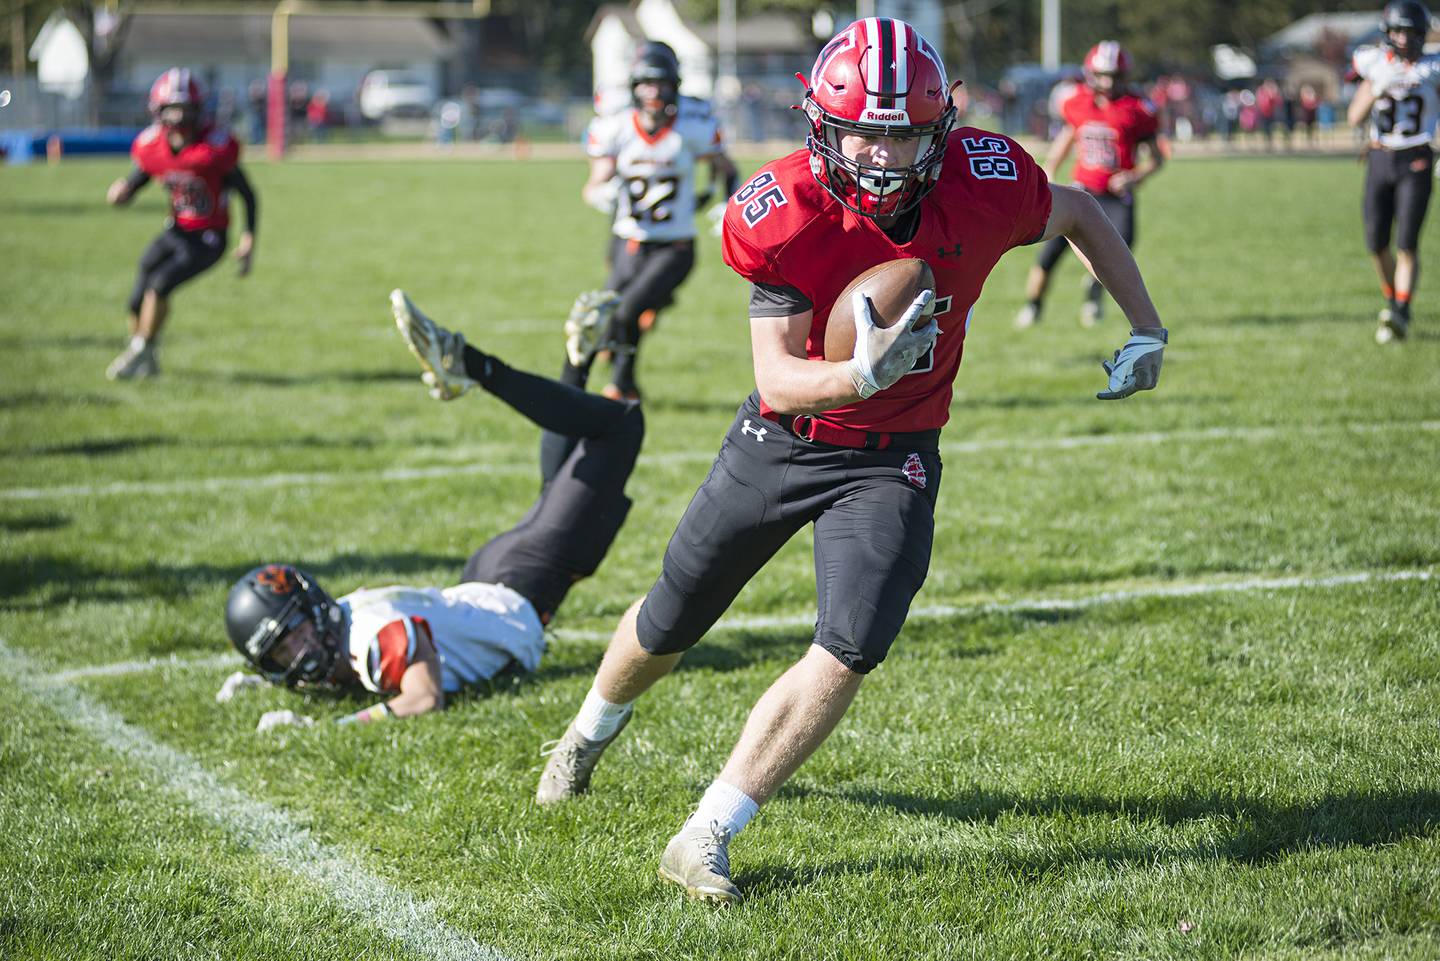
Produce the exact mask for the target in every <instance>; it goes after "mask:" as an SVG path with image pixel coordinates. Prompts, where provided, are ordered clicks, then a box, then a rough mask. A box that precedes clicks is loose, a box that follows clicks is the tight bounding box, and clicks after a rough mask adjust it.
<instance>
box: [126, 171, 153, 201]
mask: <svg viewBox="0 0 1440 961" xmlns="http://www.w3.org/2000/svg"><path fill="white" fill-rule="evenodd" d="M149 182H150V175H149V174H147V173H146V172H145V171H143V170H141V169H140V168H139V167H132V168H131V170H130V174H129V176H127V177H126V178H125V189H126V190H129V191H130V192H131V193H132V194H133V193H134V192H135V191H137V190H139V189H140V188H141V187H143V186H145V185H146V184H148V183H149Z"/></svg>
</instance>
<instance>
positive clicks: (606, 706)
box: [575, 687, 633, 741]
mask: <svg viewBox="0 0 1440 961" xmlns="http://www.w3.org/2000/svg"><path fill="white" fill-rule="evenodd" d="M632 703H633V702H632ZM629 713H630V705H629V704H611V703H610V702H609V701H607V700H605V699H604V698H603V697H601V696H600V695H599V694H597V693H595V688H593V687H592V688H590V693H589V694H586V695H585V703H584V704H581V705H580V713H579V714H576V715H575V730H577V731H579V732H580V736H581V737H583V738H585V739H587V740H590V741H603V740H605V739H606V738H607V737H609V736H610V735H612V734H614V733H615V731H616V729H617V728H619V727H620V722H621V721H623V720H625V717H626V715H628V714H629Z"/></svg>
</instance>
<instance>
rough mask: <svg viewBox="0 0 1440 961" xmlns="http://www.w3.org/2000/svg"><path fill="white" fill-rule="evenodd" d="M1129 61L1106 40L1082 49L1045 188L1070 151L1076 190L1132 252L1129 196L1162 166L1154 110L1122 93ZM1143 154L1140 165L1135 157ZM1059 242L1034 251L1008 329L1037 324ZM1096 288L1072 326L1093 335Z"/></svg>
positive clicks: (1063, 246) (1062, 247)
mask: <svg viewBox="0 0 1440 961" xmlns="http://www.w3.org/2000/svg"><path fill="white" fill-rule="evenodd" d="M1129 75H1130V54H1128V53H1127V52H1126V51H1125V48H1124V47H1122V46H1120V44H1118V43H1116V42H1115V41H1113V40H1105V41H1102V42H1101V43H1097V44H1096V45H1095V46H1093V47H1091V48H1090V52H1089V53H1088V54H1086V55H1085V83H1084V84H1082V85H1081V86H1080V87H1078V88H1077V89H1076V90H1075V92H1074V93H1073V94H1072V95H1071V96H1069V97H1068V98H1067V99H1066V100H1065V101H1064V103H1062V104H1061V107H1060V112H1061V115H1062V116H1063V117H1064V118H1065V129H1064V131H1062V132H1061V134H1060V136H1058V137H1056V138H1055V142H1054V143H1053V144H1051V145H1050V153H1049V154H1048V155H1047V156H1046V158H1045V174H1046V176H1048V177H1050V178H1051V179H1052V180H1053V179H1054V178H1055V174H1056V172H1057V171H1058V170H1059V169H1060V165H1061V164H1062V163H1064V162H1065V158H1066V157H1067V156H1068V155H1069V153H1070V150H1071V148H1072V147H1076V146H1077V145H1078V148H1079V149H1078V151H1077V153H1076V157H1075V170H1074V174H1073V176H1074V178H1075V184H1076V186H1079V187H1082V188H1083V189H1085V190H1086V191H1087V192H1089V193H1090V195H1091V196H1093V197H1094V198H1095V199H1096V200H1097V201H1098V202H1099V204H1100V209H1101V210H1103V211H1105V216H1107V217H1109V218H1110V222H1111V223H1112V224H1114V225H1115V229H1116V230H1118V231H1119V232H1120V236H1121V237H1123V238H1124V240H1125V243H1126V244H1128V245H1129V246H1130V247H1132V248H1133V247H1134V246H1135V188H1136V187H1138V186H1140V184H1141V183H1142V182H1143V181H1145V180H1147V179H1148V178H1149V177H1150V176H1151V175H1152V174H1154V173H1155V171H1157V170H1159V169H1160V168H1161V166H1163V165H1164V163H1165V154H1164V151H1163V150H1162V149H1161V146H1160V139H1159V138H1160V123H1159V118H1158V117H1157V116H1156V111H1155V107H1154V106H1153V105H1152V104H1151V103H1150V101H1148V100H1146V99H1145V98H1144V97H1140V96H1136V95H1135V94H1134V93H1131V92H1130V91H1129V90H1128V89H1127V87H1126V85H1125V84H1126V80H1127V78H1128V77H1129ZM1142 152H1143V153H1145V154H1147V157H1146V158H1145V160H1144V161H1143V162H1142V161H1141V160H1140V154H1141V153H1142ZM1069 246H1070V245H1069V244H1068V243H1067V242H1066V241H1065V238H1064V237H1056V238H1054V239H1053V240H1051V241H1050V242H1049V243H1047V244H1045V246H1043V247H1041V248H1040V254H1039V256H1038V257H1037V258H1036V261H1035V266H1033V267H1031V268H1030V275H1029V277H1027V278H1026V280H1025V300H1026V303H1025V306H1024V307H1021V308H1020V312H1019V313H1018V314H1016V315H1015V326H1016V327H1020V328H1025V327H1033V326H1034V325H1035V324H1036V323H1038V322H1039V320H1040V309H1041V306H1042V305H1043V303H1044V300H1045V290H1046V288H1048V287H1049V285H1050V272H1051V271H1052V270H1054V269H1055V264H1056V263H1057V262H1058V261H1059V260H1060V257H1061V256H1062V255H1063V254H1064V253H1065V251H1066V250H1067V249H1069ZM1100 295H1101V286H1100V282H1099V281H1098V280H1095V279H1094V278H1091V281H1090V291H1089V295H1088V296H1087V297H1086V298H1085V303H1084V304H1083V305H1082V306H1081V308H1080V323H1081V324H1083V325H1084V326H1086V327H1093V326H1094V325H1095V323H1096V322H1097V321H1098V320H1099V319H1100V314H1101V307H1100Z"/></svg>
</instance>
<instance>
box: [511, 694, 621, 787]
mask: <svg viewBox="0 0 1440 961" xmlns="http://www.w3.org/2000/svg"><path fill="white" fill-rule="evenodd" d="M634 716H635V712H634V711H633V710H631V711H630V712H629V713H627V714H626V715H625V717H624V718H622V719H621V721H620V726H619V727H617V728H616V729H615V733H613V734H611V735H610V736H609V737H607V738H605V740H603V741H592V740H590V739H589V738H587V737H585V736H584V735H582V734H581V733H580V732H579V731H577V730H575V724H574V723H573V722H572V723H571V724H570V726H569V727H568V728H566V729H565V736H564V737H562V738H561V739H560V740H558V741H556V742H555V743H554V744H553V745H551V746H547V747H544V748H541V751H540V753H542V754H548V755H550V760H548V761H546V762H545V770H543V771H541V772H540V786H539V787H537V788H536V789H535V801H536V803H538V804H555V803H557V802H559V801H564V800H566V799H567V798H572V797H575V796H576V795H579V794H584V793H585V792H586V791H588V790H589V789H590V775H591V774H592V773H594V771H595V765H596V764H598V763H600V755H601V754H604V753H605V749H606V748H607V747H609V746H610V742H612V741H614V740H615V739H616V738H617V737H619V736H620V732H621V731H623V730H625V725H627V724H629V723H630V718H632V717H634Z"/></svg>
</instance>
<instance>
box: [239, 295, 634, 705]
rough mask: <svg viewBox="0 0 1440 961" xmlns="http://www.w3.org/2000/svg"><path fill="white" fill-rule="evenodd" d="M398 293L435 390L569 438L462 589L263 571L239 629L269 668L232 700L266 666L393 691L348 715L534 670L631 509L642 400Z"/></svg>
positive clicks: (289, 681) (309, 679)
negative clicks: (513, 352) (503, 357)
mask: <svg viewBox="0 0 1440 961" xmlns="http://www.w3.org/2000/svg"><path fill="white" fill-rule="evenodd" d="M391 305H392V307H393V309H394V312H395V323H396V325H397V326H398V327H399V328H400V333H401V334H402V335H403V336H404V338H405V342H406V344H408V345H409V347H410V350H411V351H412V352H413V353H414V354H415V356H416V358H417V359H419V361H420V366H421V367H423V368H424V370H425V372H424V374H422V379H423V380H424V381H425V383H426V385H427V386H428V387H429V388H430V394H431V396H432V397H434V398H436V399H437V400H453V399H454V398H456V397H459V396H460V395H461V394H463V393H464V392H465V391H467V390H469V389H470V388H471V387H474V386H476V385H478V386H480V387H482V388H484V389H485V390H486V391H488V392H490V393H491V394H494V395H495V396H496V397H498V398H500V399H501V400H502V401H504V402H505V403H507V404H509V405H510V406H511V407H512V408H513V409H515V410H516V411H518V412H519V413H520V414H522V415H523V416H525V417H527V418H529V419H530V420H531V421H532V422H534V423H535V424H537V425H538V426H540V427H541V428H543V429H544V430H545V431H546V432H548V433H551V434H554V435H557V437H558V438H560V439H561V440H560V442H558V443H553V442H552V443H548V444H545V445H544V452H543V453H542V457H541V472H540V473H541V488H540V495H539V497H538V498H537V499H536V501H535V503H534V504H533V505H532V506H531V508H530V510H529V511H528V512H527V513H526V514H525V516H524V517H523V518H522V519H521V520H520V522H519V523H518V524H517V525H515V527H513V528H511V529H510V530H508V531H506V532H505V533H503V534H500V535H499V536H497V537H495V538H494V539H493V540H491V541H490V542H489V543H487V544H486V545H485V546H483V547H481V548H480V549H479V550H477V551H476V552H475V553H474V554H472V555H471V557H470V559H469V561H468V562H467V563H466V564H465V569H464V571H463V573H462V574H461V575H460V583H459V584H457V585H455V586H453V587H447V588H444V589H440V588H435V587H382V588H374V589H367V588H362V589H360V590H357V591H354V592H353V593H350V594H346V595H345V596H343V597H341V598H339V599H338V600H337V599H334V598H332V597H331V596H330V595H329V594H327V593H326V592H325V590H324V588H322V587H321V586H320V585H319V583H317V582H316V580H315V579H314V578H313V577H311V576H310V575H309V574H306V573H305V572H304V571H303V570H300V569H298V568H296V567H293V566H291V565H288V564H266V565H263V566H261V567H257V568H255V569H254V570H252V571H250V572H249V573H248V574H246V575H245V576H244V577H242V578H240V580H239V581H238V582H237V583H236V584H235V586H234V587H233V588H231V590H230V596H229V599H228V600H227V601H226V604H225V628H226V631H227V632H228V633H229V635H230V640H231V642H232V643H234V645H235V647H236V648H237V649H238V650H239V651H240V653H241V655H242V656H243V657H244V658H245V660H246V661H248V662H249V664H250V666H251V667H253V668H254V669H255V670H256V671H258V672H259V675H260V677H255V676H254V675H247V674H244V673H239V674H237V675H232V676H231V678H230V679H229V680H227V681H226V682H225V686H224V687H223V688H221V690H220V693H219V694H218V695H217V699H218V700H222V701H224V700H229V698H230V697H231V696H232V695H233V694H234V691H235V689H236V688H237V687H240V686H243V685H244V684H247V683H258V682H259V681H260V679H261V678H263V679H264V680H267V681H270V682H271V683H273V684H285V685H297V684H302V685H329V686H336V687H360V688H364V689H365V690H367V691H371V692H373V693H375V694H380V695H386V696H388V698H389V700H387V701H384V702H382V703H379V704H376V705H375V706H373V707H369V708H366V709H364V710H362V711H358V712H356V713H354V714H351V715H349V716H347V717H344V718H341V721H342V723H344V722H360V723H364V722H368V721H376V720H381V719H384V718H389V717H392V716H393V717H405V716H409V715H413V714H424V713H425V712H427V711H432V710H436V709H438V708H441V707H444V705H445V695H447V694H452V693H454V692H455V691H458V690H459V689H460V688H462V687H464V686H465V685H466V684H471V683H475V682H477V681H481V680H485V679H488V678H492V677H494V676H495V675H496V674H498V673H500V672H501V671H502V670H505V669H506V668H508V667H510V666H511V665H516V666H518V667H521V668H523V669H525V670H527V671H530V670H534V669H535V668H536V667H537V666H539V663H540V657H541V655H542V654H543V653H544V650H545V637H544V630H543V628H544V625H545V624H548V623H549V621H550V619H551V618H552V617H553V616H554V615H555V612H556V611H557V610H558V609H559V607H560V603H561V601H563V600H564V598H565V594H566V592H567V591H569V589H570V587H571V585H572V584H574V583H575V582H576V581H578V580H580V579H581V578H584V577H588V576H590V575H591V574H593V573H594V572H595V569H596V568H597V567H598V566H599V565H600V561H601V560H602V559H603V558H604V557H605V553H606V551H607V550H609V548H610V544H611V543H612V542H613V541H614V540H615V535H616V534H617V533H618V532H619V530H620V525H621V524H623V523H624V521H625V515H626V514H627V513H628V511H629V509H630V500H629V498H627V497H626V496H625V482H626V481H627V480H628V479H629V477H630V472H631V471H632V470H633V469H634V467H635V458H636V457H637V456H638V455H639V453H640V443H641V441H642V440H643V439H644V436H645V422H644V418H643V415H642V414H641V412H640V407H639V405H638V404H637V403H635V402H634V401H612V400H608V399H606V398H604V397H600V396H598V395H594V394H587V393H586V392H585V391H583V390H580V389H579V388H576V387H571V386H568V385H565V384H561V383H559V382H557V381H552V380H547V379H545V378H543V377H537V376H535V375H533V374H527V373H524V372H522V371H518V370H513V369H512V368H510V367H507V366H506V365H505V364H503V363H501V362H500V361H499V360H498V359H496V358H494V357H492V356H490V355H488V354H485V353H482V352H481V351H479V350H476V349H475V348H474V347H472V346H470V345H468V344H466V343H465V338H464V336H463V335H461V334H459V333H452V332H450V331H448V330H445V329H444V328H442V327H440V326H438V325H436V324H435V323H434V322H432V321H431V320H430V319H429V318H427V317H426V316H425V315H424V314H422V313H421V312H420V311H419V310H418V309H417V308H416V307H415V305H414V304H412V303H411V302H410V299H409V298H408V297H406V296H405V294H404V293H403V292H402V291H398V290H397V291H395V292H394V293H393V294H391ZM286 723H291V724H294V723H300V724H305V723H309V719H308V718H304V717H301V716H299V715H296V714H294V713H293V712H291V711H272V712H270V713H269V714H267V715H266V716H265V717H264V718H262V719H261V730H264V729H265V728H267V727H271V726H274V725H276V724H286Z"/></svg>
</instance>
